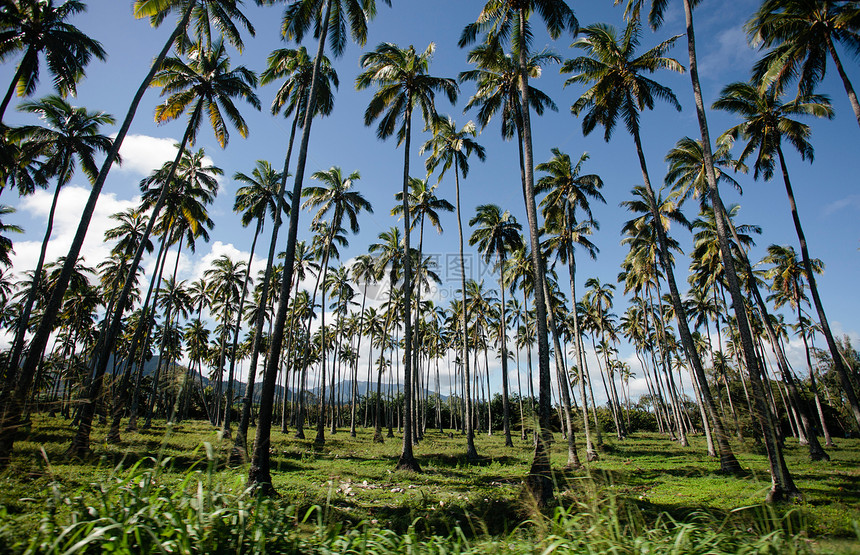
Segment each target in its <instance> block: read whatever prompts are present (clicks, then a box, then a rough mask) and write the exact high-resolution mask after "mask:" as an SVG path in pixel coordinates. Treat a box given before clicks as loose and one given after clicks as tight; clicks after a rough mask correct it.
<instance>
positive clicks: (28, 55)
mask: <svg viewBox="0 0 860 555" xmlns="http://www.w3.org/2000/svg"><path fill="white" fill-rule="evenodd" d="M38 55H39V54H38V52H36V50H35V49H34V48H28V49H27V52H25V53H24V57H23V58H21V63H19V64H18V68H17V69H16V70H15V75H13V76H12V82H11V83H9V89H8V90H7V91H6V95H5V96H3V103H2V104H0V122H2V121H3V116H4V115H5V114H6V108H8V107H9V102H11V101H12V95H13V94H15V89H16V88H17V86H18V81H20V80H21V76H22V75H23V74H24V68H25V67H26V66H27V65H30V64H32V61H31V60H32V59H33V58H35V57H36V56H38Z"/></svg>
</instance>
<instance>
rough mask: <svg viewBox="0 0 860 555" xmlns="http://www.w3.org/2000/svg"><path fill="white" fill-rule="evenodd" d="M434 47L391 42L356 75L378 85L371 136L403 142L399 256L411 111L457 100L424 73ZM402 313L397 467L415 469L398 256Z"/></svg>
mask: <svg viewBox="0 0 860 555" xmlns="http://www.w3.org/2000/svg"><path fill="white" fill-rule="evenodd" d="M435 49H436V46H435V45H434V44H433V43H430V45H429V46H428V47H427V49H426V50H424V52H422V53H420V54H419V53H417V52H416V51H415V47H414V46H410V47H409V48H407V49H403V48H400V47H398V46H397V45H394V44H391V43H383V44H380V45H379V46H377V47H376V50H373V51H371V52H368V53H366V54H364V55H363V56H362V57H361V67H362V68H363V69H364V71H363V72H362V73H361V74H359V76H358V77H356V80H355V87H356V89H358V90H363V89H366V88H368V87H370V86H371V85H376V86H377V87H378V90H377V92H376V93H375V94H374V95H373V98H372V99H371V101H370V104H369V105H368V107H367V109H366V110H365V112H364V123H365V125H371V124H372V123H373V121H374V120H376V119H377V118H380V116H381V120H380V123H379V126H378V127H377V131H376V135H377V137H379V138H380V139H386V138H388V137H390V136H391V135H393V134H394V133H395V132H396V133H397V139H398V144H399V143H401V142H402V143H404V149H403V152H404V155H403V156H404V158H403V190H402V191H403V192H402V204H403V211H402V212H403V226H404V230H405V232H404V235H403V237H404V242H403V252H404V253H409V252H410V247H409V236H410V233H409V231H410V224H411V218H412V216H411V212H410V209H409V156H410V154H411V152H410V151H411V148H410V147H411V142H412V112H413V110H414V109H415V108H417V109H419V110H420V111H421V115H422V117H423V118H424V122H425V124H430V123H431V122H433V121H434V120H435V119H436V106H435V96H436V93H437V92H439V93H444V94H445V95H446V96H447V97H448V100H449V101H450V102H451V103H452V104H453V103H454V102H455V101H456V99H457V85H456V83H455V82H454V80H453V79H449V78H442V77H434V76H431V75H429V74H428V71H429V69H430V58H431V57H432V55H433V51H434V50H435ZM403 281H404V288H403V315H404V341H405V345H404V361H405V362H404V368H405V370H404V380H403V389H404V395H405V406H404V417H405V418H404V434H403V452H402V453H401V455H400V460H399V461H398V462H397V468H401V469H404V470H414V471H420V470H421V468H420V466H419V465H418V461H416V460H415V457H414V455H413V453H412V440H413V437H412V435H413V434H412V399H411V396H412V378H411V373H412V372H413V360H412V315H411V312H412V308H411V307H412V304H411V303H412V301H411V298H412V291H411V290H412V264H411V257H410V256H408V255H407V256H404V257H403Z"/></svg>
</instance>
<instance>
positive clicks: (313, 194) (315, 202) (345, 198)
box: [302, 166, 373, 444]
mask: <svg viewBox="0 0 860 555" xmlns="http://www.w3.org/2000/svg"><path fill="white" fill-rule="evenodd" d="M312 177H313V178H314V179H316V180H317V181H319V182H321V183H322V185H319V186H311V187H305V190H304V191H303V192H302V194H303V195H304V196H305V197H307V200H305V202H304V204H303V205H302V207H303V208H316V209H317V213H316V214H315V215H314V218H313V222H312V223H314V224H318V223H321V222H324V220H323V218H325V217H326V216H327V215H328V214H329V213H331V219H330V220H328V221H327V222H324V223H325V224H326V228H327V229H326V231H327V232H326V234H325V237H323V242H322V262H321V265H322V271H321V273H320V277H321V278H322V279H317V285H319V283H320V282H324V281H325V279H326V275H327V273H328V266H329V259H330V256H331V254H332V250H333V243H334V240H335V237H336V236H338V235H340V234H341V233H342V232H343V230H344V228H345V226H344V224H347V225H348V226H349V229H350V231H352V233H358V232H359V230H360V229H361V226H359V223H358V215H359V213H360V212H361V211H362V210H364V211H367V212H370V213H373V207H372V206H371V205H370V203H369V202H368V201H367V199H365V198H364V196H363V195H362V194H361V193H359V192H358V191H355V190H354V189H353V186H354V184H355V182H356V181H358V180H359V179H361V175H360V174H359V173H358V172H357V171H354V172H352V173H351V174H349V175H348V176H344V175H343V171H342V170H341V169H340V168H339V167H336V166H333V167H332V168H330V169H329V170H328V171H318V172H316V173H314V174H313V176H312ZM344 241H345V239H344ZM321 315H322V324H321V325H322V326H323V328H325V288H324V289H323V310H322V311H321ZM321 346H322V352H321V361H322V374H321V376H322V389H321V395H320V397H319V402H320V405H319V407H320V417H319V419H318V420H317V436H316V439H315V440H314V441H315V442H316V443H319V444H322V443H324V442H325V418H324V417H323V416H322V415H323V412H322V411H323V408H324V406H325V365H326V348H325V347H326V345H325V342H323V343H322V345H321Z"/></svg>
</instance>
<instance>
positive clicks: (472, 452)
mask: <svg viewBox="0 0 860 555" xmlns="http://www.w3.org/2000/svg"><path fill="white" fill-rule="evenodd" d="M431 130H432V131H433V137H432V138H430V139H428V140H427V142H426V143H424V145H423V146H422V147H421V152H422V153H423V152H424V151H426V150H431V153H430V156H428V157H427V162H426V167H427V172H428V173H429V172H433V171H435V170H436V169H437V168H439V167H440V166H441V168H442V169H441V170H440V171H439V181H440V182H441V181H442V178H443V177H444V176H445V173H447V171H448V170H449V169H451V167H452V166H453V168H454V191H455V204H456V208H457V238H458V248H459V262H460V291H461V292H462V294H463V306H464V307H465V305H466V297H465V295H466V268H465V262H464V260H465V258H464V256H463V217H462V213H461V209H462V205H461V203H460V173H462V174H463V179H465V178H466V177H467V176H468V175H469V156H470V155H472V154H474V155H475V156H477V157H478V159H479V160H481V161H482V162H483V161H484V159H485V158H486V154H485V151H484V147H482V146H481V145H479V144H478V143H477V141H475V138H474V137H475V136H476V135H477V131H476V129H475V124H474V123H472V122H471V121H469V122H467V123H466V124H465V125H464V126H463V127H462V128H461V129H459V130H458V129H457V124H456V123H455V122H454V120H453V119H452V118H450V117H440V118H437V119H436V120H435V121H434V122H433V123H432V127H431ZM466 312H467V311H466V310H465V309H464V310H461V311H460V330H461V331H462V334H463V337H462V338H461V341H460V347H461V355H460V360H461V361H463V372H464V376H465V382H466V391H465V400H466V426H465V427H466V458H468V459H469V460H474V459H477V457H478V451H477V450H476V449H475V430H474V429H473V426H472V416H471V415H472V397H471V385H470V383H469V379H470V373H469V342H468V337H467V335H466V334H467V331H466V322H467V320H468V314H466Z"/></svg>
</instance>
